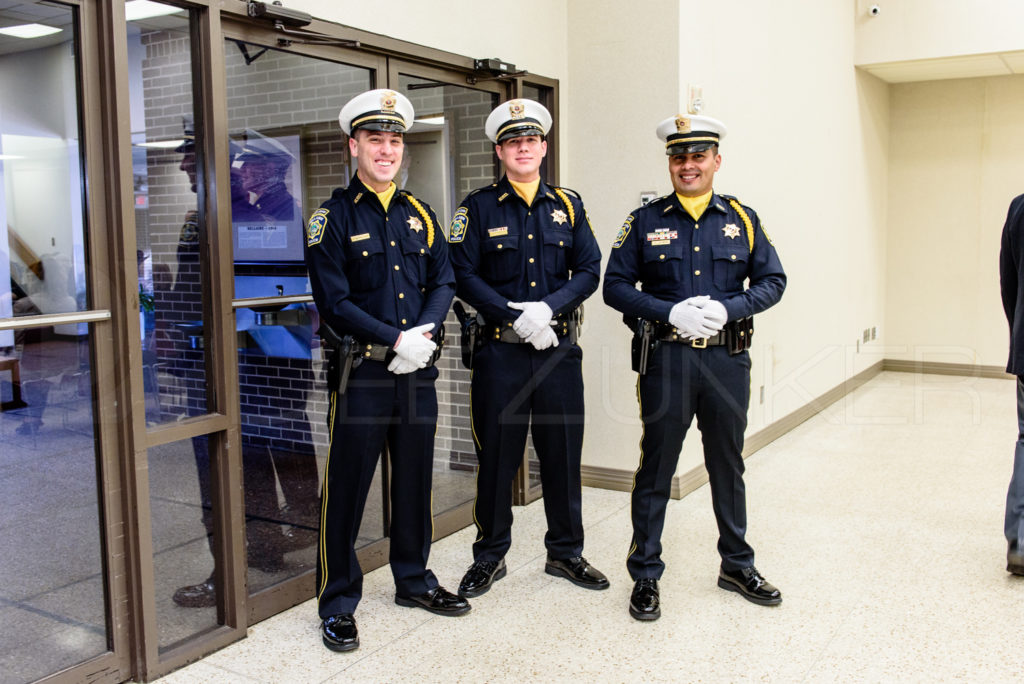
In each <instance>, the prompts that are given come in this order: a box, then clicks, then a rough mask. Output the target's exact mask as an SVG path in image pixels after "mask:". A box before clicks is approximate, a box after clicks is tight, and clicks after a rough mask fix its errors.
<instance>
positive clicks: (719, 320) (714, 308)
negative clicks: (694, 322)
mask: <svg viewBox="0 0 1024 684" xmlns="http://www.w3.org/2000/svg"><path fill="white" fill-rule="evenodd" d="M703 311H704V325H705V326H707V327H709V328H714V330H715V332H718V331H720V330H721V329H722V328H724V327H725V323H726V321H728V320H729V314H728V312H727V311H726V310H725V306H724V305H723V304H722V302H720V301H718V300H717V299H709V300H708V303H707V304H705V305H704V309H703Z"/></svg>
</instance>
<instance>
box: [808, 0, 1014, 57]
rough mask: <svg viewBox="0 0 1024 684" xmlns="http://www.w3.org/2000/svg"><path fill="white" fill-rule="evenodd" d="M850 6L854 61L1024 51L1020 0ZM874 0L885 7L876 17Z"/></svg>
mask: <svg viewBox="0 0 1024 684" xmlns="http://www.w3.org/2000/svg"><path fill="white" fill-rule="evenodd" d="M805 4H810V0H809V1H808V2H807V3H805ZM836 4H838V3H836ZM850 4H851V5H853V8H854V19H855V22H856V26H857V50H856V53H855V57H854V60H855V61H854V63H855V64H874V63H879V62H899V61H904V60H915V59H931V58H936V57H951V56H954V55H971V54H984V53H988V52H1006V51H1013V50H1024V33H1022V32H1021V30H1020V28H1021V26H1022V25H1024V2H1019V1H1018V0H853V2H852V3H850ZM873 4H877V5H878V6H879V7H881V8H882V12H881V14H880V15H879V16H877V17H871V16H869V15H868V8H869V7H870V6H871V5H873ZM801 21H802V19H801Z"/></svg>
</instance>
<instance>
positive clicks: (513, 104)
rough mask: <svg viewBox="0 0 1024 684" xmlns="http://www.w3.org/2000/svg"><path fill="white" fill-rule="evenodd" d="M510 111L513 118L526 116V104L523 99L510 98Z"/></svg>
mask: <svg viewBox="0 0 1024 684" xmlns="http://www.w3.org/2000/svg"><path fill="white" fill-rule="evenodd" d="M508 112H509V114H511V115H512V118H513V119H523V118H526V105H525V104H523V101H522V100H509V102H508Z"/></svg>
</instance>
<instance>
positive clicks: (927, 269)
mask: <svg viewBox="0 0 1024 684" xmlns="http://www.w3.org/2000/svg"><path fill="white" fill-rule="evenodd" d="M1021 122H1024V76H1003V77H997V78H983V79H959V80H951V81H931V82H928V83H908V84H901V85H896V86H893V87H892V154H891V170H890V176H891V186H890V188H891V189H890V196H891V197H892V198H893V201H892V202H891V203H890V208H889V214H888V220H887V223H888V225H889V233H890V238H889V240H890V252H889V264H888V270H887V275H886V279H887V283H888V296H887V302H886V305H887V312H888V313H887V317H886V327H887V328H888V330H889V336H888V337H887V340H886V341H887V344H888V345H889V347H890V348H889V350H888V351H887V356H889V357H890V358H902V359H920V360H924V361H938V362H949V363H971V364H973V363H977V364H982V365H995V366H1003V365H1005V363H1006V350H1007V344H1008V332H1007V327H1006V319H1005V318H1004V316H1003V312H1002V307H1001V305H1000V300H999V274H998V266H997V259H998V254H999V236H1000V231H1001V229H1002V225H1003V221H1004V220H1005V218H1006V210H1007V206H1008V205H1009V202H1010V200H1011V199H1012V198H1013V197H1014V196H1016V195H1018V194H1021V193H1022V192H1024V136H1022V134H1021V133H1022V126H1021Z"/></svg>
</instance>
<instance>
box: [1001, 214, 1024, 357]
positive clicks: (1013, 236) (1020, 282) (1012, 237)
mask: <svg viewBox="0 0 1024 684" xmlns="http://www.w3.org/2000/svg"><path fill="white" fill-rule="evenodd" d="M999 289H1000V291H1001V292H1002V295H1003V311H1004V312H1005V313H1006V320H1007V321H1008V322H1009V323H1010V359H1009V361H1007V363H1006V372H1007V373H1013V374H1014V375H1024V195H1019V196H1018V197H1015V198H1014V199H1013V201H1012V202H1010V211H1009V212H1007V214H1006V224H1005V225H1004V226H1003V239H1002V244H1001V245H1000V247H999Z"/></svg>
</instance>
